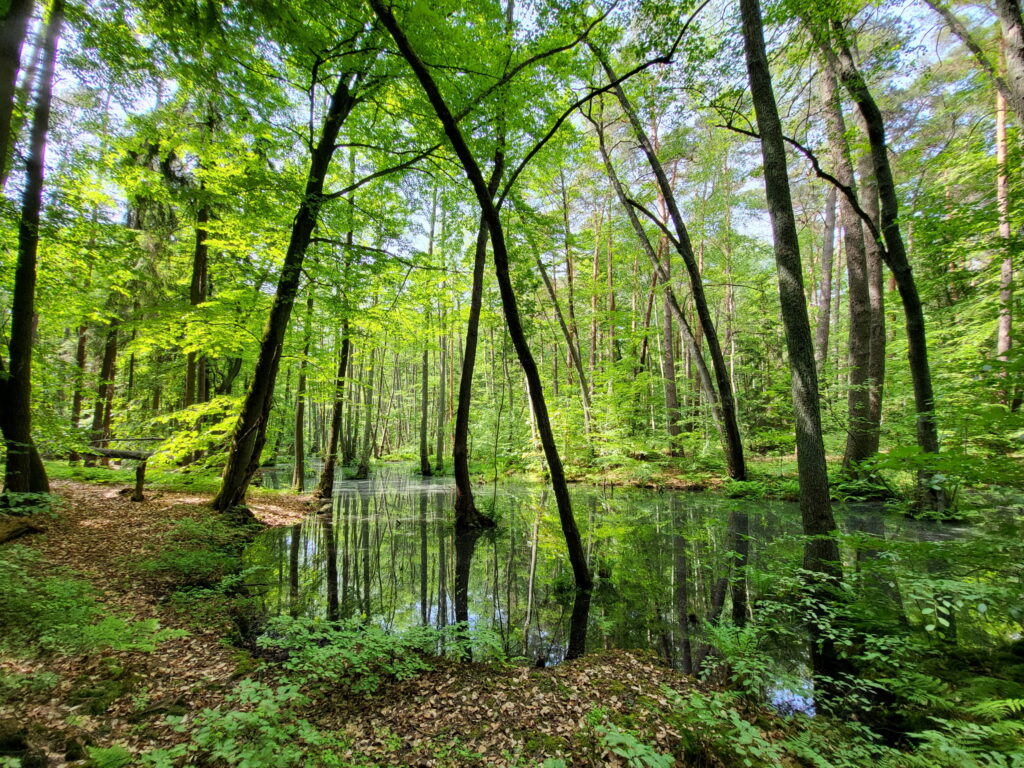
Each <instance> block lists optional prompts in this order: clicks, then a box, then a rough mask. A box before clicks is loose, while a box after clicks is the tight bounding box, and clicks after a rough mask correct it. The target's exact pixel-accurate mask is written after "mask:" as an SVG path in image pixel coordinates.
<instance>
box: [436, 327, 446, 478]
mask: <svg viewBox="0 0 1024 768" xmlns="http://www.w3.org/2000/svg"><path fill="white" fill-rule="evenodd" d="M437 341H438V346H440V348H441V351H440V352H439V353H438V357H439V360H438V363H439V365H438V369H439V370H438V373H439V376H438V384H437V451H436V452H435V453H434V471H435V472H436V473H437V474H439V475H442V474H444V432H445V425H446V424H447V421H448V419H447V416H448V408H447V407H446V406H447V404H446V403H445V394H444V385H445V379H446V378H447V377H448V357H447V355H448V339H447V338H445V337H444V336H439V337H438V339H437Z"/></svg>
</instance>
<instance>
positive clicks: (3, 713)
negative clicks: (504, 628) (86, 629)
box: [0, 481, 755, 766]
mask: <svg viewBox="0 0 1024 768" xmlns="http://www.w3.org/2000/svg"><path fill="white" fill-rule="evenodd" d="M53 491H54V493H55V494H56V495H57V496H58V497H59V499H60V503H59V505H58V514H57V516H56V517H55V518H53V519H49V520H47V521H46V523H45V526H46V532H45V533H44V534H42V535H32V536H27V537H24V538H22V539H21V540H20V541H19V542H18V543H19V544H24V545H26V546H28V547H30V548H32V549H33V550H36V551H37V552H38V553H39V554H40V555H41V557H42V562H40V563H39V565H40V566H43V569H44V570H45V571H49V572H51V573H60V572H62V570H63V569H67V571H68V572H72V573H74V574H75V575H77V576H78V577H80V578H84V579H86V580H88V582H89V583H90V584H92V586H93V587H94V588H95V590H96V591H97V594H98V597H99V599H100V601H101V602H102V603H103V605H104V606H105V608H106V609H108V610H109V612H111V613H113V614H115V615H118V616H121V617H122V618H126V619H133V620H136V621H141V620H146V619H156V620H158V621H159V623H160V626H161V627H166V628H173V629H178V630H182V631H181V632H180V633H177V636H175V637H171V638H169V639H165V640H163V641H162V642H161V643H160V644H159V645H158V646H157V647H156V648H155V649H154V650H152V651H138V650H134V651H114V650H110V649H107V650H101V651H95V652H90V653H84V654H80V655H62V654H60V653H56V652H48V653H47V652H37V653H29V654H26V655H24V656H18V657H11V656H8V657H6V658H4V657H2V656H0V679H6V680H11V679H17V678H19V676H20V679H23V680H30V679H32V676H33V675H35V676H38V675H39V673H47V674H48V677H49V679H50V680H51V682H50V683H49V684H48V685H46V686H43V687H42V689H41V690H40V689H36V688H33V687H32V686H24V687H20V688H19V687H14V688H11V687H10V686H8V689H7V690H6V691H4V690H2V689H0V765H4V762H3V757H2V755H3V754H4V751H3V749H4V743H3V742H4V740H5V739H7V741H8V751H7V754H8V755H12V754H16V753H17V745H18V744H19V743H20V744H22V749H24V748H25V746H26V744H27V747H28V752H27V753H24V754H25V756H26V757H25V758H23V759H24V762H23V765H50V766H61V765H101V764H102V763H100V761H99V760H95V761H94V762H89V761H88V760H87V759H85V758H86V757H87V754H88V752H89V748H90V747H102V748H109V747H112V746H114V745H120V746H122V747H124V748H126V749H127V750H128V751H130V752H131V753H132V754H133V755H139V754H140V753H143V752H145V751H147V750H150V749H153V748H158V747H168V746H170V745H172V744H175V743H178V742H181V741H183V740H184V739H186V738H187V737H186V736H183V735H182V733H181V732H180V731H179V730H176V729H175V727H174V726H173V724H172V723H169V722H168V721H167V716H168V715H176V716H182V715H184V716H185V721H184V722H186V723H187V722H188V720H189V718H190V717H194V715H195V713H197V712H199V711H200V710H202V709H203V708H209V707H218V706H220V705H222V704H224V702H225V697H226V696H228V695H229V694H230V692H231V691H233V690H237V685H238V683H239V681H240V680H242V679H245V678H247V677H257V678H261V679H263V680H266V681H269V682H274V680H273V678H274V675H275V673H274V672H273V670H272V668H271V669H269V670H268V667H261V666H260V665H259V664H258V663H257V662H256V660H254V659H253V657H252V656H251V655H250V654H249V653H248V652H247V651H245V650H242V649H240V648H237V647H235V646H232V645H231V644H229V643H228V642H227V641H226V640H225V639H224V638H225V632H224V623H225V622H224V617H223V616H221V617H213V619H212V620H211V621H209V622H206V627H205V628H204V627H203V624H204V622H202V621H200V622H197V620H196V618H197V617H196V616H195V615H189V614H188V611H185V612H183V611H182V610H181V608H180V606H178V607H176V606H175V604H174V601H173V600H169V599H167V598H168V591H167V584H166V583H162V582H161V581H160V580H159V579H154V578H150V577H149V575H147V574H146V572H145V571H143V570H140V568H139V563H140V562H142V561H144V560H145V559H146V558H147V557H151V556H152V555H153V553H154V551H155V550H156V549H159V548H160V547H162V546H163V545H164V543H165V542H166V540H167V535H168V531H170V530H171V529H172V528H173V527H174V526H175V524H176V523H178V522H180V521H181V520H185V519H188V518H194V519H202V516H203V515H204V514H205V515H209V510H208V509H207V505H208V504H209V501H210V497H209V496H208V495H206V494H203V493H178V492H170V491H155V492H151V493H148V494H147V498H146V501H144V502H142V503H133V502H131V501H130V500H129V498H128V494H127V493H125V489H124V486H117V485H100V484H95V483H81V482H71V481H56V482H54V483H53ZM251 508H252V510H253V512H254V513H255V515H256V516H257V518H259V520H260V521H261V522H263V523H264V524H267V525H286V524H291V523H294V522H296V521H298V520H299V519H301V518H302V517H303V516H305V515H306V514H308V513H309V511H310V510H309V505H308V497H306V498H304V497H296V496H284V495H278V494H271V493H262V492H254V493H252V494H251ZM4 546H11V545H10V544H8V545H4ZM50 569H52V571H51V570H50ZM0 607H2V606H0ZM431 666H432V669H430V670H429V671H426V672H424V673H422V674H420V675H418V676H416V677H414V678H413V679H409V680H404V681H394V680H391V681H387V680H385V681H384V682H383V683H382V684H381V685H380V687H379V688H378V689H377V690H376V691H375V692H373V693H372V694H364V695H353V694H351V693H350V692H347V691H344V690H341V689H339V690H338V691H337V692H336V695H335V694H332V695H328V696H326V697H323V698H318V699H317V700H316V701H315V703H314V704H313V705H312V706H311V707H309V708H308V709H307V710H306V711H304V713H303V717H304V718H305V719H307V720H308V721H309V722H310V723H312V724H314V725H315V726H316V728H318V729H319V730H320V731H321V732H331V733H336V734H338V738H339V739H340V741H339V742H337V743H338V744H340V745H341V747H340V750H339V751H336V755H337V756H338V757H339V758H343V759H341V760H339V761H338V762H329V763H325V764H333V765H341V766H345V765H351V766H368V765H424V766H426V765H451V766H457V765H521V766H537V765H539V764H540V762H541V761H542V760H544V759H545V758H547V757H551V756H556V755H560V756H562V757H563V758H564V759H565V760H566V761H567V762H566V763H565V764H567V765H616V764H618V765H626V764H627V763H626V762H624V760H623V758H621V757H618V756H616V755H614V754H613V751H614V749H612V751H609V749H611V748H612V745H613V744H614V742H615V738H611V739H609V737H608V731H607V728H605V729H604V730H602V727H603V726H600V725H598V720H602V722H609V719H608V718H609V716H610V718H611V719H610V721H611V722H619V723H625V724H626V726H627V727H628V728H629V729H630V732H631V733H636V734H638V735H639V736H641V737H642V738H643V739H644V740H645V743H646V744H649V745H651V746H652V747H653V748H654V749H655V750H657V751H658V752H664V753H674V754H676V755H681V754H686V755H688V758H687V760H686V763H685V764H687V765H706V766H716V765H721V764H722V763H721V762H720V761H719V760H718V759H717V758H715V757H714V755H713V753H712V751H709V750H706V749H705V748H704V747H703V746H702V745H701V744H700V742H701V738H700V736H699V735H695V734H693V733H689V734H687V733H683V732H681V731H680V729H679V728H677V727H672V726H670V725H669V724H668V723H669V721H667V720H666V719H665V718H664V717H663V713H664V711H665V710H666V708H667V704H668V703H667V702H666V698H665V696H666V694H665V686H669V687H671V688H672V689H674V690H676V691H680V692H682V693H685V692H686V691H687V690H688V689H689V690H692V689H694V685H695V684H694V682H693V680H692V678H688V677H684V676H682V675H680V674H677V673H675V672H673V671H672V670H669V669H667V668H665V667H663V666H661V665H659V664H658V662H657V661H656V660H655V659H654V657H653V656H644V655H634V654H631V653H627V652H622V651H606V652H600V653H596V654H592V655H589V656H587V657H586V658H584V659H581V660H576V661H573V662H566V663H564V664H561V665H558V666H556V667H554V668H550V669H532V668H523V667H514V666H508V665H496V664H475V663H456V662H453V661H446V660H444V659H436V660H433V661H432V662H431ZM0 688H2V686H0ZM595 712H596V713H598V717H597V719H595V717H594V713H595ZM752 714H755V713H752ZM613 736H614V734H613ZM628 741H629V737H627V742H628ZM10 744H14V745H15V746H14V747H10ZM627 749H628V745H627ZM652 754H653V753H652ZM95 757H96V754H95V753H94V754H93V758H95ZM115 763H116V761H115ZM112 764H114V763H112ZM116 764H118V765H121V764H127V763H116ZM204 764H206V763H204ZM214 764H220V763H214ZM253 764H254V765H259V763H258V762H257V763H253ZM267 764H268V765H269V764H270V763H267ZM281 764H284V763H281ZM304 764H310V765H312V764H320V763H319V761H316V762H304ZM550 764H552V765H560V764H562V763H558V762H555V763H550ZM644 764H645V765H646V764H647V763H644ZM666 764H669V763H666ZM677 764H678V763H677Z"/></svg>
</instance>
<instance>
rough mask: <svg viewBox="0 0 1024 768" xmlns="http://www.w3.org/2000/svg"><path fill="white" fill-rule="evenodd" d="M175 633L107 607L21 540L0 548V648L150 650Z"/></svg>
mask: <svg viewBox="0 0 1024 768" xmlns="http://www.w3.org/2000/svg"><path fill="white" fill-rule="evenodd" d="M175 634H178V633H177V632H175V631H173V630H166V629H161V628H160V626H159V624H158V623H157V622H156V621H155V620H152V619H149V620H145V621H130V620H128V619H125V618H122V617H120V616H118V615H117V614H116V613H114V612H112V611H110V610H108V609H107V608H106V606H104V605H103V603H102V602H101V601H100V600H99V598H98V596H97V594H96V591H95V589H94V588H93V587H92V586H91V585H90V584H89V583H88V582H87V581H85V580H84V579H81V578H79V577H77V576H75V575H74V574H73V573H71V572H69V571H67V570H64V569H61V568H55V567H53V566H50V565H47V564H45V563H43V561H42V559H41V558H40V557H39V555H38V554H37V553H36V552H34V551H32V550H31V549H29V548H28V547H25V546H23V545H18V544H13V545H8V546H5V547H2V548H0V649H2V650H3V652H4V653H7V654H12V655H28V654H34V653H62V654H67V655H70V654H85V653H91V652H95V651H100V650H105V649H112V650H125V651H127V650H138V651H151V650H152V649H153V648H154V647H155V646H156V645H157V644H158V643H160V642H161V641H162V640H164V639H166V638H168V637H170V636H172V635H175Z"/></svg>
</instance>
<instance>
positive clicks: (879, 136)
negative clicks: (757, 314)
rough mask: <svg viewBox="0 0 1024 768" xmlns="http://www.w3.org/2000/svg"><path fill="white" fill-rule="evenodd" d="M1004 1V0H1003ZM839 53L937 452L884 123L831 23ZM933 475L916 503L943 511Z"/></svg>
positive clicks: (917, 389) (918, 405) (918, 394)
mask: <svg viewBox="0 0 1024 768" xmlns="http://www.w3.org/2000/svg"><path fill="white" fill-rule="evenodd" d="M1001 1H1002V0H1001ZM833 31H834V32H835V38H836V42H837V50H836V51H835V52H834V53H833V52H831V51H830V56H829V58H830V59H832V61H833V62H834V63H835V65H836V67H837V73H838V75H839V80H840V82H842V84H843V87H844V88H846V90H847V91H848V92H849V94H850V96H851V98H852V99H853V101H854V103H856V105H857V109H858V110H859V111H860V114H861V117H862V118H863V120H864V125H865V128H866V129H867V134H868V143H869V145H870V147H871V159H872V164H873V167H874V171H875V180H876V182H877V183H878V195H879V199H880V201H881V212H880V213H881V216H880V218H881V224H882V226H881V232H882V236H883V238H884V240H885V251H884V254H883V257H884V258H885V261H886V264H887V265H888V267H889V269H890V271H891V272H892V275H893V277H894V278H895V280H896V288H897V289H898V290H899V293H900V299H901V300H902V302H903V312H904V315H905V317H906V326H907V357H908V360H909V363H910V375H911V378H912V380H913V385H914V406H915V409H916V411H917V444H918V446H919V447H920V448H921V450H922V451H923V452H924V453H938V452H939V433H938V428H937V426H936V423H935V393H934V390H933V389H932V376H931V368H930V367H929V364H928V343H927V339H926V335H925V321H924V308H923V306H922V304H921V297H920V295H919V294H918V291H917V283H916V282H915V281H914V275H913V271H912V270H911V267H910V262H909V261H908V260H907V249H906V245H905V243H904V241H903V234H902V232H901V231H900V223H899V202H898V198H897V195H896V184H895V182H894V180H893V175H892V167H891V166H890V164H889V155H888V148H887V145H886V139H885V121H884V119H883V117H882V112H881V110H880V109H879V108H878V104H877V103H876V102H875V99H874V97H873V96H872V95H871V91H870V89H869V88H868V86H867V83H866V82H865V81H864V77H863V76H862V75H861V73H860V71H859V70H858V69H857V66H856V64H855V63H854V60H853V54H852V53H851V51H850V46H849V44H848V42H847V40H846V36H847V34H848V33H847V30H845V29H844V28H843V26H842V24H840V23H839V22H833ZM932 476H933V473H932V472H922V473H921V477H920V480H919V483H918V488H919V495H920V503H921V504H922V505H923V506H925V507H927V508H929V509H932V510H934V511H936V512H942V511H944V510H945V508H946V494H945V492H944V491H943V490H942V488H940V487H937V484H935V483H933V482H932Z"/></svg>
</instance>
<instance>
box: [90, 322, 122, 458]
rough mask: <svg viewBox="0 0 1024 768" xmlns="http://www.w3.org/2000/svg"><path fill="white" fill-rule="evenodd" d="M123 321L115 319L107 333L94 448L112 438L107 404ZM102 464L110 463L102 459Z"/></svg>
mask: <svg viewBox="0 0 1024 768" xmlns="http://www.w3.org/2000/svg"><path fill="white" fill-rule="evenodd" d="M120 324H121V321H120V320H119V319H118V318H116V317H115V318H114V319H113V320H111V321H110V325H109V326H108V327H107V333H106V336H105V337H104V342H103V358H102V359H101V361H100V380H99V384H98V385H97V387H96V402H95V403H94V404H93V414H92V428H91V430H90V432H89V442H90V443H91V444H92V445H93V446H102V445H103V441H104V439H105V438H107V437H110V435H108V434H106V432H105V430H104V424H105V423H106V421H107V419H106V412H107V403H108V402H109V401H110V400H111V399H112V398H113V394H114V378H115V376H116V372H117V336H118V327H119V326H120ZM94 461H95V459H93V458H91V457H90V458H87V459H86V464H87V465H91V464H92V463H93V462H94ZM101 462H102V463H104V464H105V463H108V460H107V459H102V460H101Z"/></svg>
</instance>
